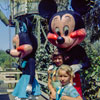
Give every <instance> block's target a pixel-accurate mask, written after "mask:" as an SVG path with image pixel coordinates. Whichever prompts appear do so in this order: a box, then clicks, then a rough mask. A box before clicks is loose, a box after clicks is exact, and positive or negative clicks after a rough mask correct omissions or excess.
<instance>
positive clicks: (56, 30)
mask: <svg viewBox="0 0 100 100" xmlns="http://www.w3.org/2000/svg"><path fill="white" fill-rule="evenodd" d="M55 32H56V33H57V34H58V35H59V36H60V30H59V28H58V27H56V29H55Z"/></svg>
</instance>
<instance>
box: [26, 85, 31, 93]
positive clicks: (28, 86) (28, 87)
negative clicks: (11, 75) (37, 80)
mask: <svg viewBox="0 0 100 100" xmlns="http://www.w3.org/2000/svg"><path fill="white" fill-rule="evenodd" d="M26 93H27V94H28V95H31V93H32V85H31V84H28V85H27V87H26Z"/></svg>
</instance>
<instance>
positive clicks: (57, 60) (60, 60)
mask: <svg viewBox="0 0 100 100" xmlns="http://www.w3.org/2000/svg"><path fill="white" fill-rule="evenodd" d="M53 62H54V63H55V64H56V66H60V65H62V64H63V57H62V56H61V55H58V56H56V57H54V58H53Z"/></svg>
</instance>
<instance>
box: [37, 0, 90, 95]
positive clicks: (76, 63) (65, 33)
mask: <svg viewBox="0 0 100 100" xmlns="http://www.w3.org/2000/svg"><path fill="white" fill-rule="evenodd" d="M43 1H45V0H42V1H41V2H43ZM53 1H54V0H53ZM81 1H82V0H80V1H79V2H78V3H76V2H77V1H76V0H71V3H70V4H71V6H72V9H73V11H71V10H66V11H60V12H57V13H52V8H51V9H50V11H51V14H52V16H51V15H50V11H49V13H48V10H46V9H44V8H42V5H41V3H40V5H39V8H41V10H39V11H40V15H41V16H42V17H44V16H43V15H48V18H49V19H50V20H49V33H48V35H47V38H48V40H49V42H50V43H52V44H53V45H54V46H56V47H57V48H58V50H59V51H60V52H62V53H63V55H64V56H65V62H64V63H65V64H68V65H70V66H71V67H72V68H73V70H74V72H75V78H74V87H75V88H76V90H77V91H78V92H79V94H80V95H81V96H82V88H81V79H80V74H79V71H80V69H83V70H85V69H87V68H89V67H90V61H89V59H88V57H87V54H86V52H85V50H84V48H82V47H81V46H80V45H79V44H80V43H81V42H82V41H83V40H84V38H85V36H86V30H85V25H84V22H83V20H82V15H83V14H85V13H86V12H87V10H89V8H90V7H88V6H87V4H88V2H86V0H83V3H81ZM44 6H46V5H44ZM55 6H56V4H55ZM49 7H51V6H49ZM79 9H80V10H79ZM55 11H56V8H55ZM42 12H45V13H42ZM49 15H50V16H49ZM50 17H51V18H50ZM44 18H45V17H44Z"/></svg>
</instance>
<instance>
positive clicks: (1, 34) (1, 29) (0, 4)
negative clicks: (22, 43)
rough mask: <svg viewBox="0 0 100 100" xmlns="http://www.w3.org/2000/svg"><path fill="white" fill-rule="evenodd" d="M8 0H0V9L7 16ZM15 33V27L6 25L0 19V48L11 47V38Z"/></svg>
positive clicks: (8, 11)
mask: <svg viewBox="0 0 100 100" xmlns="http://www.w3.org/2000/svg"><path fill="white" fill-rule="evenodd" d="M9 7H10V6H9V0H0V10H1V11H2V12H3V13H4V14H5V16H6V17H7V18H9V16H10V8H9ZM14 35H15V28H14V27H13V28H11V27H9V26H6V25H5V24H4V23H3V22H2V21H1V20H0V50H6V49H11V48H13V47H12V39H13V36H14Z"/></svg>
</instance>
